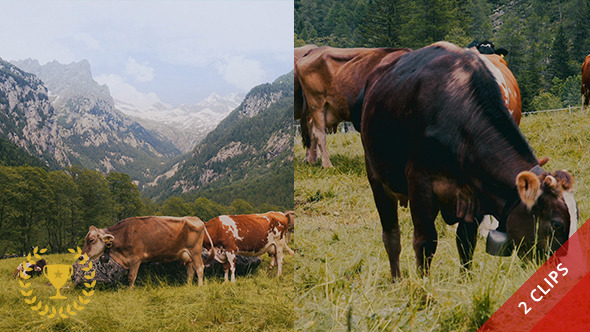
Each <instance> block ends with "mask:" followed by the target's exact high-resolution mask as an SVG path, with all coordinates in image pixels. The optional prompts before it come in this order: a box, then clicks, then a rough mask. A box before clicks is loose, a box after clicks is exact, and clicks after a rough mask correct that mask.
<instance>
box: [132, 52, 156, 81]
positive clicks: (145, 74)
mask: <svg viewBox="0 0 590 332" xmlns="http://www.w3.org/2000/svg"><path fill="white" fill-rule="evenodd" d="M125 74H127V75H129V76H131V78H133V80H134V81H135V82H141V83H145V82H151V81H153V80H154V68H152V67H150V66H149V65H148V63H147V62H144V63H139V62H137V60H135V59H134V58H132V57H129V58H127V63H126V64H125Z"/></svg>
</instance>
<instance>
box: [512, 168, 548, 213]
mask: <svg viewBox="0 0 590 332" xmlns="http://www.w3.org/2000/svg"><path fill="white" fill-rule="evenodd" d="M516 187H517V188H518V195H520V200H521V201H522V202H523V203H524V205H526V207H527V208H528V209H529V210H530V209H531V208H532V207H533V205H535V203H536V202H537V199H538V198H539V196H541V192H542V190H541V180H539V177H538V176H537V174H535V173H533V172H529V171H524V172H520V173H518V176H517V177H516Z"/></svg>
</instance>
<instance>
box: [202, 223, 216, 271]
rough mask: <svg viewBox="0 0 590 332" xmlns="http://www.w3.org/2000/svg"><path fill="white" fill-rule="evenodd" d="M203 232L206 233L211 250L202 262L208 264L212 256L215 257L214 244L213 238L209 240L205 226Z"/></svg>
mask: <svg viewBox="0 0 590 332" xmlns="http://www.w3.org/2000/svg"><path fill="white" fill-rule="evenodd" d="M205 234H207V238H208V239H209V243H211V251H210V252H209V256H207V258H206V259H205V261H204V262H203V264H204V265H208V264H209V263H211V261H212V260H213V258H215V245H214V244H213V240H211V236H210V235H209V232H207V227H205Z"/></svg>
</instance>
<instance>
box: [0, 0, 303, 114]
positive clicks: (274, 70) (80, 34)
mask: <svg viewBox="0 0 590 332" xmlns="http://www.w3.org/2000/svg"><path fill="white" fill-rule="evenodd" d="M0 6H1V8H2V13H3V14H2V19H0V58H2V59H4V60H21V59H26V58H32V59H37V60H39V62H41V64H45V63H47V62H49V61H53V60H57V61H59V62H61V63H71V62H77V61H80V60H82V59H87V60H88V61H89V62H90V65H91V67H92V75H93V77H94V78H95V80H97V81H98V82H99V83H101V84H108V85H109V88H110V89H111V94H112V95H113V96H114V97H115V98H118V99H123V100H126V101H132V102H134V103H136V104H145V105H147V104H150V103H152V102H154V101H158V100H160V101H162V102H164V103H168V104H171V105H179V104H194V103H197V102H199V101H201V100H203V99H204V98H206V97H207V96H208V95H210V94H211V93H213V92H216V93H218V94H219V95H222V96H223V95H227V94H229V93H232V92H238V91H242V92H247V91H249V90H250V89H251V88H252V87H254V86H256V85H258V84H260V83H265V82H271V81H273V80H274V79H275V78H276V77H278V76H279V75H282V74H285V73H287V72H289V71H290V70H292V67H293V62H292V57H293V0H213V1H200V0H193V1H189V0H184V1H169V0H167V1H164V0H157V1H145V0H142V1H140V0H134V1H121V0H117V1H115V0H110V1H104V0H103V1H55V0H52V1H47V0H42V1H6V0H0Z"/></svg>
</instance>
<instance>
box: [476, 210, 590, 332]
mask: <svg viewBox="0 0 590 332" xmlns="http://www.w3.org/2000/svg"><path fill="white" fill-rule="evenodd" d="M588 272H590V223H589V222H586V223H585V224H584V225H582V227H580V229H579V230H578V231H577V232H576V233H575V234H574V235H572V237H570V239H569V240H568V241H567V242H566V243H565V244H564V245H563V246H562V247H561V248H559V250H557V252H556V253H555V254H554V255H553V256H551V257H550V258H549V259H548V260H547V262H545V264H543V266H541V268H539V270H537V272H535V274H533V276H531V277H530V278H529V279H528V280H527V281H526V282H525V283H524V285H522V286H521V287H520V288H519V289H518V290H517V291H516V293H514V294H513V295H512V296H511V297H510V298H509V299H508V300H507V301H506V302H505V303H504V304H503V305H502V306H501V307H500V308H499V309H498V311H496V312H495V313H494V314H493V315H492V317H490V319H488V321H487V322H485V324H483V325H482V326H481V327H480V329H479V331H552V332H555V331H559V332H562V331H588V330H590V273H588Z"/></svg>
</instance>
